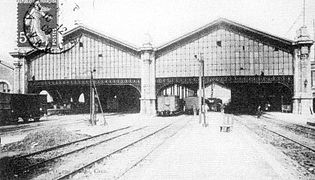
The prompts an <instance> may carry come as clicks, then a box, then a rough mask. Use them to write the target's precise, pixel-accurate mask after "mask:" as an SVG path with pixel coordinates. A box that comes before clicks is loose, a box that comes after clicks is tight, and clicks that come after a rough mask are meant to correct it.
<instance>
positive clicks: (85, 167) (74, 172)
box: [56, 123, 172, 180]
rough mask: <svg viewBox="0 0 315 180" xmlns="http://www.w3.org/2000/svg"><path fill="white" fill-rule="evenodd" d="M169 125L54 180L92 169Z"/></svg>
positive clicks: (60, 179)
mask: <svg viewBox="0 0 315 180" xmlns="http://www.w3.org/2000/svg"><path fill="white" fill-rule="evenodd" d="M171 125H172V123H171V124H168V125H166V126H163V127H162V128H159V129H158V130H156V131H154V132H152V133H151V132H150V133H149V134H147V135H145V136H143V137H141V138H139V139H137V140H135V141H133V142H131V143H129V144H127V145H124V146H123V147H120V148H118V149H116V150H114V151H112V152H110V153H107V154H106V155H104V156H102V157H100V158H98V159H96V160H93V161H92V162H89V163H87V164H85V165H83V166H81V167H79V168H77V169H74V170H73V171H71V172H69V173H66V174H64V175H62V176H60V177H58V178H56V179H57V180H62V179H68V178H71V177H72V176H74V175H75V174H77V173H79V172H81V171H83V170H84V169H87V168H90V167H92V166H93V165H95V164H97V163H99V162H101V161H103V160H104V159H106V158H108V157H110V156H112V155H114V154H116V153H118V152H121V151H122V150H124V149H127V148H128V147H131V146H133V145H135V144H137V143H139V142H141V141H143V140H145V139H147V138H149V137H151V136H153V135H155V134H157V133H159V132H161V131H163V130H164V129H166V128H168V127H169V126H171Z"/></svg>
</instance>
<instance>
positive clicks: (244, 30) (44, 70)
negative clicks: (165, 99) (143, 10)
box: [11, 18, 313, 115]
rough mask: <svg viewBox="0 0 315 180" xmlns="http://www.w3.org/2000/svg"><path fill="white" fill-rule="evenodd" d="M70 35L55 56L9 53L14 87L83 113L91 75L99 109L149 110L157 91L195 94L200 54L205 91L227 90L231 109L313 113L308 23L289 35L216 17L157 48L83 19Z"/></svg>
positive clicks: (210, 93) (153, 108) (153, 107)
mask: <svg viewBox="0 0 315 180" xmlns="http://www.w3.org/2000/svg"><path fill="white" fill-rule="evenodd" d="M76 36H81V38H80V42H79V43H78V44H77V45H76V46H74V47H73V48H72V49H70V50H69V51H67V52H64V53H61V54H49V53H43V52H39V51H35V50H29V51H28V50H23V49H20V50H19V51H15V52H12V53H11V55H12V56H13V57H14V58H16V62H15V73H14V76H15V77H16V78H14V87H18V88H15V89H14V91H15V92H19V91H21V92H22V93H40V92H42V91H47V92H48V93H49V94H50V95H51V96H52V98H53V102H54V103H56V104H58V106H63V105H64V104H72V107H73V108H77V109H78V110H80V111H81V112H82V111H83V110H85V109H89V103H88V102H89V96H90V94H89V86H90V79H91V75H93V80H94V82H95V85H96V87H97V91H98V94H99V98H100V101H101V104H102V106H103V109H104V111H105V112H106V111H107V112H117V111H132V112H140V113H142V114H147V115H155V114H156V106H157V103H156V98H157V96H159V95H178V96H179V97H180V98H185V97H188V96H193V95H197V91H198V77H199V73H200V69H199V65H200V62H199V61H200V60H203V61H204V81H205V86H206V87H207V88H209V90H208V91H207V95H206V96H207V97H213V96H216V95H215V93H214V94H213V92H214V90H213V87H216V86H219V87H221V88H224V89H227V90H229V92H230V96H231V97H230V100H229V103H228V104H229V108H230V109H231V110H233V111H251V110H254V109H256V108H257V106H258V105H263V104H270V109H271V110H273V111H281V110H282V108H283V107H285V105H287V107H291V108H292V109H291V110H292V111H293V113H297V114H310V113H313V94H312V84H313V83H312V79H311V75H312V74H311V62H310V51H311V46H312V45H313V40H311V39H310V36H309V34H308V33H307V30H306V27H302V28H300V29H299V30H298V33H297V36H296V37H295V40H294V41H293V40H288V39H284V38H280V37H277V36H274V35H271V34H269V33H266V32H262V31H260V30H256V29H253V28H251V27H247V26H244V25H242V24H239V23H236V22H233V21H230V20H228V19H223V18H220V19H217V20H215V21H213V22H210V23H209V24H207V25H205V26H203V27H201V28H199V29H196V30H195V31H193V32H190V33H188V34H185V35H183V36H181V37H178V38H177V39H175V40H172V41H170V42H168V43H166V44H164V45H162V46H159V47H154V45H152V44H151V42H145V43H144V44H143V46H142V47H135V46H133V45H130V44H128V43H126V42H123V41H121V40H117V39H114V38H112V37H109V36H106V35H104V34H102V33H99V32H97V31H95V30H93V29H92V28H89V27H86V26H82V25H81V26H77V27H76V28H74V29H72V30H70V31H69V32H67V34H66V35H65V37H64V39H65V41H67V39H70V38H71V37H76ZM69 43H70V42H69ZM18 77H19V78H18ZM211 87H212V88H211ZM80 99H83V100H80Z"/></svg>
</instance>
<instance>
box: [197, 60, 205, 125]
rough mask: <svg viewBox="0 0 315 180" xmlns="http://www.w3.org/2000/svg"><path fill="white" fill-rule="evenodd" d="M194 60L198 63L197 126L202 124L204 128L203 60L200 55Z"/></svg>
mask: <svg viewBox="0 0 315 180" xmlns="http://www.w3.org/2000/svg"><path fill="white" fill-rule="evenodd" d="M195 59H196V60H197V61H198V62H199V97H198V101H199V124H201V123H202V125H203V126H206V114H205V111H204V108H203V107H204V105H205V89H204V80H203V78H204V60H203V54H200V58H199V59H198V57H197V55H195Z"/></svg>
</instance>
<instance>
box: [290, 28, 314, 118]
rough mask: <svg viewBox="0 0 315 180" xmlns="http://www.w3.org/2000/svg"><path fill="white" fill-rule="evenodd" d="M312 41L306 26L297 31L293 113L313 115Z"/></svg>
mask: <svg viewBox="0 0 315 180" xmlns="http://www.w3.org/2000/svg"><path fill="white" fill-rule="evenodd" d="M312 44H313V41H312V40H311V39H310V36H309V34H308V33H307V28H306V26H303V27H301V28H300V29H299V30H298V31H297V37H296V42H295V49H294V96H293V113H295V114H306V115H307V114H311V113H313V96H312V89H311V62H310V59H309V55H310V50H311V46H312Z"/></svg>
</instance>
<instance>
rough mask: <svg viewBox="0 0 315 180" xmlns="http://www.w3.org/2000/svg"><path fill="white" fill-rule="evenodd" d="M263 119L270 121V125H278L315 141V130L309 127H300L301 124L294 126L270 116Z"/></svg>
mask: <svg viewBox="0 0 315 180" xmlns="http://www.w3.org/2000/svg"><path fill="white" fill-rule="evenodd" d="M261 119H263V120H265V121H268V122H270V123H274V124H277V125H279V126H281V127H283V128H285V129H288V130H290V131H293V132H295V133H297V134H301V135H304V136H305V137H306V138H310V139H315V128H314V127H310V126H309V125H300V124H293V123H288V122H285V121H283V120H281V119H276V120H275V119H273V118H270V117H268V116H262V117H261Z"/></svg>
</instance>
